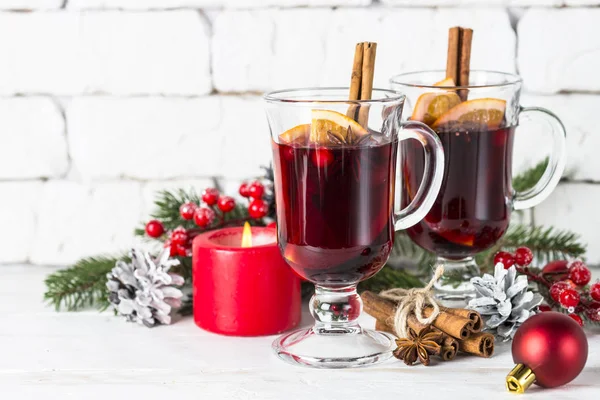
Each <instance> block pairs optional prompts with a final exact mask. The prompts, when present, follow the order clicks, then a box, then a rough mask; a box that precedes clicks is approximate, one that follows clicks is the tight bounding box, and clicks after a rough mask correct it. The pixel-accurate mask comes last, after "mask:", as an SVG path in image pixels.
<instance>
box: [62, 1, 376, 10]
mask: <svg viewBox="0 0 600 400" xmlns="http://www.w3.org/2000/svg"><path fill="white" fill-rule="evenodd" d="M369 4H371V0H144V1H140V0H69V3H68V7H69V8H75V9H98V8H109V9H110V8H119V9H125V10H146V9H165V8H167V9H173V8H190V7H195V8H216V7H227V8H263V7H271V6H276V7H297V6H311V7H323V6H366V5H369Z"/></svg>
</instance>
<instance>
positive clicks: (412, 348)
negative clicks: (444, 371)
mask: <svg viewBox="0 0 600 400" xmlns="http://www.w3.org/2000/svg"><path fill="white" fill-rule="evenodd" d="M441 341H442V333H441V332H439V331H433V330H431V328H426V329H423V330H422V331H421V332H420V333H416V332H415V331H414V330H413V329H409V330H408V337H407V338H400V339H398V340H396V344H397V345H398V348H397V349H396V350H394V357H396V358H398V359H400V360H402V361H404V363H405V364H406V365H413V364H414V363H415V362H416V361H417V359H418V360H419V361H420V362H421V364H423V365H425V366H427V365H429V363H430V362H431V360H430V358H429V356H430V355H437V354H440V351H441V346H440V343H441Z"/></svg>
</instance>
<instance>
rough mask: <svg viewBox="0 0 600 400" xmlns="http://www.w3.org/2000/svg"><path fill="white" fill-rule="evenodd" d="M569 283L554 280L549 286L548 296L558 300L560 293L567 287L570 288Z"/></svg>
mask: <svg viewBox="0 0 600 400" xmlns="http://www.w3.org/2000/svg"><path fill="white" fill-rule="evenodd" d="M570 288H571V285H569V284H568V283H567V282H556V283H555V284H553V285H552V286H550V297H552V300H554V301H556V302H560V294H561V293H562V292H563V291H564V290H567V289H570Z"/></svg>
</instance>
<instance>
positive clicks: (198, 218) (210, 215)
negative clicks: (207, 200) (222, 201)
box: [194, 207, 215, 228]
mask: <svg viewBox="0 0 600 400" xmlns="http://www.w3.org/2000/svg"><path fill="white" fill-rule="evenodd" d="M214 219H215V212H214V211H213V210H212V209H210V208H208V207H198V208H196V212H195V213H194V222H195V223H196V225H198V226H199V227H200V228H204V227H206V226H208V225H210V224H211V223H212V222H213V220H214Z"/></svg>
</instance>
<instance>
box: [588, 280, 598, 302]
mask: <svg viewBox="0 0 600 400" xmlns="http://www.w3.org/2000/svg"><path fill="white" fill-rule="evenodd" d="M590 296H592V299H594V300H596V301H600V282H596V283H594V284H593V285H592V287H591V288H590Z"/></svg>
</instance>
